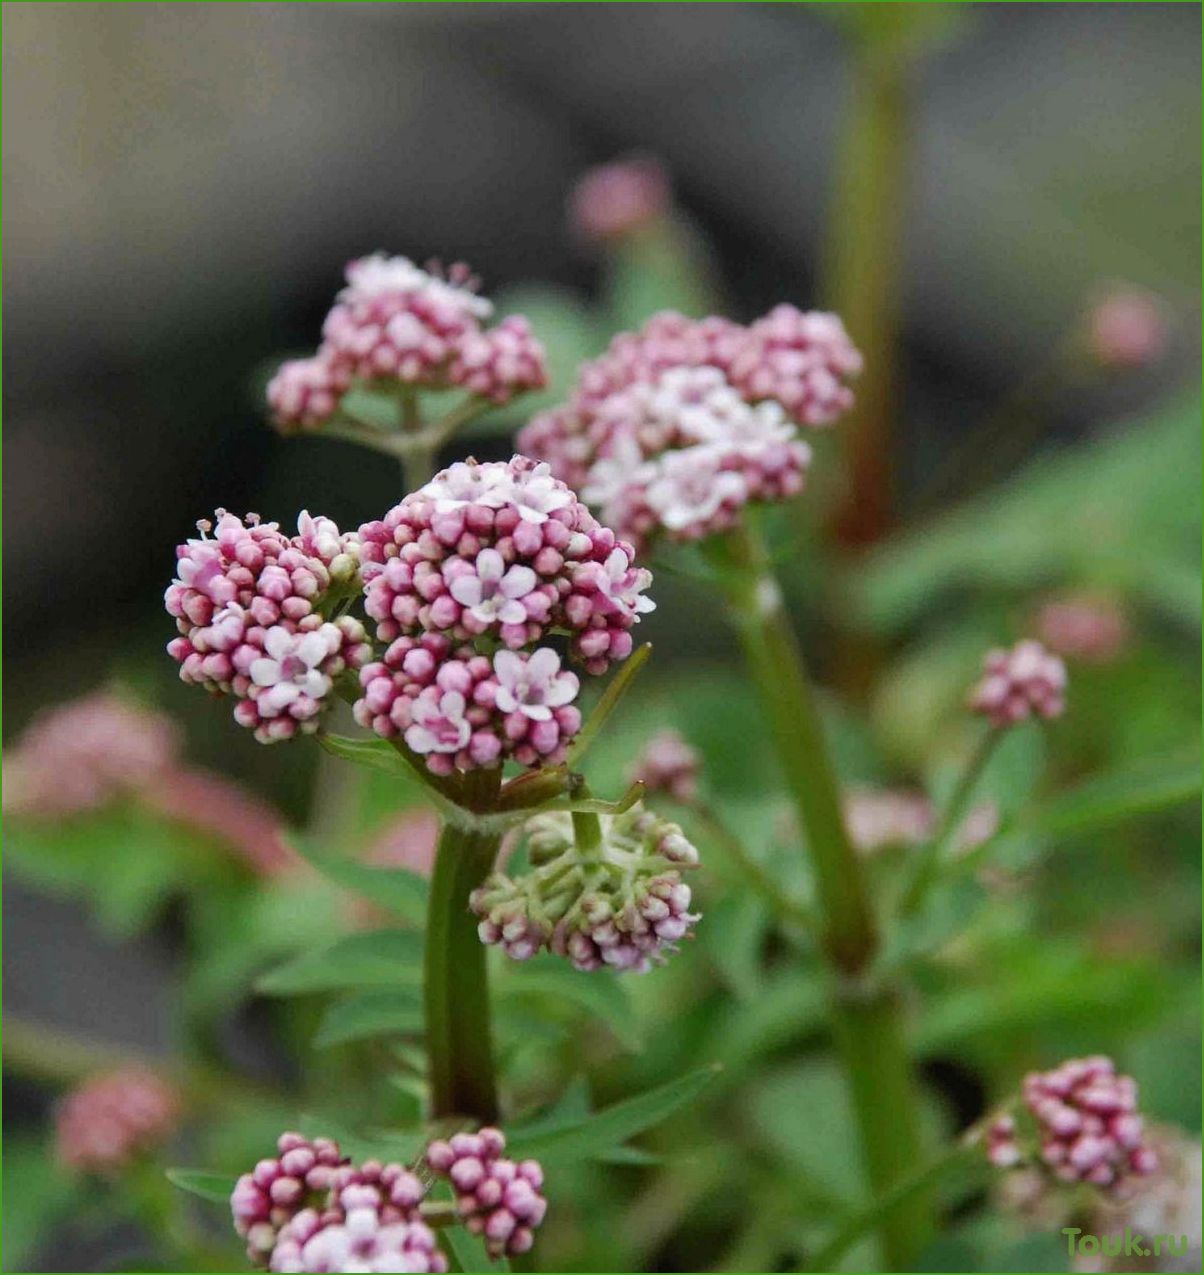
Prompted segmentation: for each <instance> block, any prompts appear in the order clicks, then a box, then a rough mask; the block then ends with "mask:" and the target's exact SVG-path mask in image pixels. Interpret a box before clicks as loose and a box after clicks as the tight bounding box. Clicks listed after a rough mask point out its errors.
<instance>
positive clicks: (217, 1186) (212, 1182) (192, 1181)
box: [164, 1169, 235, 1204]
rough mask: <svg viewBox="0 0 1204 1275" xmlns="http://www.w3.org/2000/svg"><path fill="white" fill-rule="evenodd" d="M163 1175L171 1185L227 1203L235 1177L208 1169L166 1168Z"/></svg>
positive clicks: (203, 1197)
mask: <svg viewBox="0 0 1204 1275" xmlns="http://www.w3.org/2000/svg"><path fill="white" fill-rule="evenodd" d="M164 1175H165V1176H166V1178H167V1180H168V1181H169V1182H170V1183H171V1184H172V1186H175V1187H179V1189H180V1190H181V1191H187V1192H188V1193H189V1194H190V1195H196V1196H199V1197H200V1198H201V1199H202V1200H210V1201H212V1202H213V1203H215V1204H229V1202H230V1195H231V1192H233V1190H234V1186H235V1179H234V1178H232V1177H230V1175H229V1174H228V1173H214V1172H212V1171H211V1170H209V1169H166V1170H164Z"/></svg>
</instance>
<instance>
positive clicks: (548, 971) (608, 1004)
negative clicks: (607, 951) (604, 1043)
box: [496, 960, 643, 1050]
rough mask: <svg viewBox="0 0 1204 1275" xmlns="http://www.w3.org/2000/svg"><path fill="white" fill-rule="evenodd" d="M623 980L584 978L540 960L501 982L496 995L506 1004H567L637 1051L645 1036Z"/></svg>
mask: <svg viewBox="0 0 1204 1275" xmlns="http://www.w3.org/2000/svg"><path fill="white" fill-rule="evenodd" d="M622 977H623V976H622V975H621V974H614V973H611V972H610V971H608V970H598V971H597V972H595V973H593V974H590V975H588V976H587V977H584V976H582V975H581V973H580V972H579V971H577V970H575V969H573V968H572V967H571V966H570V965H566V964H565V963H564V962H562V961H559V960H557V961H555V962H553V961H551V960H548V961H542V960H539V961H536V962H534V963H531V964H524V965H523V966H522V968H520V969H518V970H515V971H514V973H513V976H512V977H509V978H507V979H505V980H504V981H501V980H499V982H498V984H497V988H496V992H497V996H498V997H499V999H500V1000H501V1001H502V1002H503V1003H505V1002H507V1001H514V1000H518V1001H521V1000H523V999H524V998H526V997H535V998H536V999H537V1001H539V1002H542V1003H544V1004H551V1005H555V1006H559V1005H560V1004H562V1003H564V1002H566V1001H567V1002H568V1003H569V1004H571V1005H574V1006H576V1007H577V1008H578V1009H583V1010H584V1011H585V1012H586V1013H587V1014H588V1015H589V1016H590V1017H592V1018H597V1019H600V1020H601V1021H602V1022H603V1023H605V1024H606V1026H607V1027H608V1028H609V1029H610V1030H611V1032H612V1033H613V1034H614V1037H615V1039H616V1040H618V1041H619V1043H620V1044H622V1045H625V1046H626V1047H627V1048H628V1049H630V1050H638V1049H640V1048H641V1047H642V1045H643V1033H642V1032H641V1030H640V1024H639V1022H638V1021H637V1018H636V1014H635V1009H634V1007H633V1006H632V1004H631V998H630V996H628V994H627V989H626V987H625V986H624V985H623V983H622V981H621V980H622Z"/></svg>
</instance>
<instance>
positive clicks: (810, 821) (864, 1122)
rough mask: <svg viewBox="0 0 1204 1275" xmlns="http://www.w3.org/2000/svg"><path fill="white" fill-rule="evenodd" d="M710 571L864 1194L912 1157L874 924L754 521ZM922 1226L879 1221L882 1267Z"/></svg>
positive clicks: (879, 1189)
mask: <svg viewBox="0 0 1204 1275" xmlns="http://www.w3.org/2000/svg"><path fill="white" fill-rule="evenodd" d="M726 548H727V550H728V555H729V561H728V563H727V564H726V567H725V569H724V571H723V573H722V576H721V579H722V581H723V585H724V588H725V590H726V592H727V595H728V600H729V603H730V606H731V611H732V615H733V618H734V622H735V624H736V628H737V630H738V632H739V635H740V639H741V642H742V644H743V647H744V653H745V657H746V659H747V661H748V666H749V671H750V673H751V675H752V679H753V682H754V683H755V684H756V686H757V688H758V690H759V692H760V695H761V699H762V703H763V708H764V711H765V716H766V720H767V721H768V723H769V727H770V732H771V734H772V736H773V740H774V743H775V745H776V747H777V752H778V757H779V760H780V762H781V765H782V770H783V772H784V778H785V779H786V782H787V786H788V788H789V791H790V795H791V797H792V798H793V800H794V804H795V808H796V811H797V813H798V819H799V823H800V825H801V826H802V828H803V830H804V832H805V834H806V840H807V849H808V852H809V854H810V856H811V863H812V866H813V869H814V872H815V882H816V899H817V902H818V904H819V912H820V918H819V919H820V927H821V949H822V950H823V952H824V953H825V955H826V957H827V959H828V961H829V963H830V964H831V966H832V967H833V986H834V994H833V997H832V1018H833V1022H834V1025H835V1034H836V1043H837V1046H838V1048H839V1050H840V1053H841V1058H842V1061H843V1063H844V1068H845V1072H846V1075H847V1077H848V1081H849V1088H850V1093H851V1096H852V1099H853V1105H854V1109H855V1111H856V1117H857V1126H858V1132H859V1135H860V1142H861V1151H862V1160H863V1163H864V1166H865V1170H866V1175H867V1178H868V1180H869V1185H870V1187H871V1189H872V1190H873V1192H874V1194H875V1195H881V1194H883V1193H884V1192H886V1191H888V1190H890V1189H891V1188H892V1187H893V1186H894V1185H895V1183H896V1182H897V1181H898V1180H899V1179H900V1178H901V1177H902V1176H903V1175H904V1174H905V1173H906V1172H907V1171H908V1169H909V1168H911V1167H912V1166H913V1165H915V1164H916V1163H917V1162H918V1161H919V1159H920V1150H921V1145H920V1128H919V1094H918V1092H917V1088H916V1084H915V1076H914V1074H913V1071H912V1067H911V1061H910V1058H909V1056H908V1051H907V1048H906V1044H905V1040H904V1029H903V1017H904V1016H903V1005H902V1001H901V998H900V996H899V995H898V993H897V991H896V990H895V989H893V988H891V987H886V986H884V985H882V984H881V983H880V982H878V981H876V980H875V979H874V975H873V972H872V969H871V965H872V961H873V957H874V954H875V952H876V951H877V948H878V931H877V925H876V921H875V917H874V913H873V908H872V905H871V901H870V895H869V889H868V884H867V881H866V879H865V874H864V869H863V865H862V863H861V861H860V860H859V859H858V858H857V855H856V853H855V851H854V850H853V847H852V845H851V844H850V842H849V838H848V833H847V831H846V829H845V824H844V815H843V811H842V809H841V801H840V790H839V788H838V786H837V779H836V774H835V771H834V769H833V767H832V764H831V762H830V760H829V756H828V748H827V743H826V741H825V739H824V732H823V724H822V722H821V720H820V717H819V712H818V709H817V707H816V705H815V702H814V698H813V696H812V693H811V687H810V685H809V683H808V680H807V675H806V672H805V669H804V666H803V661H802V652H801V651H800V649H799V646H798V643H797V641H796V639H795V636H794V632H793V630H792V628H791V626H790V621H789V617H788V616H787V615H786V612H785V610H784V608H783V605H782V598H781V593H780V591H779V589H778V586H777V582H776V581H775V580H774V578H773V574H772V572H771V571H770V568H769V558H768V554H767V552H766V549H765V545H764V543H763V541H762V540H761V539H760V537H759V535H758V534H757V532H756V530H755V529H754V528H753V527H751V526H749V525H747V524H746V525H745V527H743V528H742V529H741V530H740V531H738V532H735V533H733V534H732V535H731V536H729V537H727V545H726ZM928 1229H929V1210H928V1209H927V1208H926V1207H925V1203H924V1201H922V1200H919V1201H916V1202H915V1203H914V1204H913V1206H912V1207H911V1208H910V1209H909V1210H907V1211H899V1212H892V1213H891V1214H890V1215H889V1216H888V1217H886V1218H884V1219H883V1223H882V1227H881V1239H882V1253H883V1259H884V1261H885V1262H886V1265H887V1268H888V1269H892V1270H899V1269H904V1268H906V1267H907V1266H908V1264H909V1263H910V1262H911V1261H912V1260H913V1259H914V1257H915V1256H916V1254H917V1252H918V1251H919V1249H920V1247H921V1246H922V1244H923V1241H924V1239H925V1238H926V1236H927V1234H928Z"/></svg>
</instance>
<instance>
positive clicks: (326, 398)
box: [267, 253, 547, 431]
mask: <svg viewBox="0 0 1204 1275" xmlns="http://www.w3.org/2000/svg"><path fill="white" fill-rule="evenodd" d="M346 276H347V286H346V287H345V288H344V289H343V290H342V291H341V292H340V293H339V295H338V299H337V302H336V304H335V306H334V308H333V309H332V310H331V312H330V313H329V315H327V317H326V321H325V323H324V324H323V328H322V338H323V340H322V345H321V348H320V349H319V350H318V352H317V354H316V355H314V356H313V357H312V358H308V359H298V360H294V361H292V362H289V363H286V364H284V366H283V367H281V369H280V370H279V372H277V374H276V376H275V377H274V378H273V379H272V381H271V383H270V384H269V385H268V391H267V396H268V403H269V406H270V407H271V409H272V413H273V418H274V420H275V422H276V424H277V426H278V427H279V428H280V429H281V430H285V431H290V430H301V429H315V428H318V427H319V426H321V425H322V424H323V423H324V422H325V421H327V420H328V419H329V418H330V417H331V416H333V415H334V414H335V412H336V410H337V408H338V406H339V402H340V399H341V398H342V396H343V394H344V393H345V391H346V390H347V389H348V388H349V387H350V386H351V384H352V383H353V381H359V382H362V383H366V384H367V385H369V386H376V387H395V386H396V385H398V384H399V383H400V384H402V385H410V386H415V387H421V388H426V389H449V388H455V387H460V388H463V389H465V390H467V391H468V392H469V393H470V394H473V395H477V396H479V397H482V398H486V399H489V400H491V401H493V402H495V403H505V402H507V401H508V400H509V399H511V398H513V397H514V395H516V394H520V393H522V392H523V391H525V390H530V389H539V388H541V387H542V386H544V385H546V384H547V369H546V366H545V359H544V351H543V347H542V345H540V343H539V342H538V341H537V340H536V339H535V337H534V336H533V335H532V333H531V329H530V327H529V325H528V324H527V322H526V320H525V319H522V318H519V317H517V316H515V317H511V318H508V319H504V320H502V322H501V323H499V324H497V325H496V326H495V327H492V328H490V327H486V326H485V325H486V323H487V321H488V319H489V317H490V315H491V314H492V312H493V306H492V305H491V304H490V303H489V302H488V301H487V300H486V299H485V298H484V297H481V296H478V295H477V293H476V291H475V281H474V280H473V279H472V277H471V274H470V273H469V271H468V270H467V268H466V267H463V266H454V267H452V268H451V270H449V271H448V272H447V275H446V277H445V276H444V275H443V274H442V273H441V272H440V271H439V270H438V269H437V268H436V267H433V266H432V267H428V268H427V269H425V270H423V269H421V268H420V267H418V266H416V265H415V264H414V263H413V262H412V261H410V260H409V259H408V258H406V257H389V256H386V255H385V254H384V253H375V254H373V255H372V256H368V257H362V258H360V259H359V260H357V261H353V262H351V263H350V265H348V267H347V272H346Z"/></svg>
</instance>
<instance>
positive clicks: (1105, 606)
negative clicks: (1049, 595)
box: [1036, 595, 1129, 664]
mask: <svg viewBox="0 0 1204 1275" xmlns="http://www.w3.org/2000/svg"><path fill="white" fill-rule="evenodd" d="M1036 625H1037V633H1038V635H1039V636H1040V638H1041V641H1042V642H1044V643H1045V645H1046V646H1047V647H1049V649H1050V650H1052V651H1056V652H1057V653H1058V654H1059V655H1064V656H1067V657H1068V658H1070V659H1077V660H1082V661H1083V662H1084V663H1085V664H1108V663H1110V662H1111V661H1112V660H1114V659H1116V657H1117V656H1118V655H1119V654H1120V653H1121V652H1122V651H1123V650H1124V647H1125V645H1126V643H1127V642H1128V640H1129V623H1128V620H1127V619H1126V618H1125V614H1124V612H1123V611H1122V610H1121V608H1120V607H1119V606H1118V605H1117V603H1116V602H1114V601H1112V600H1110V599H1108V598H1103V597H1091V596H1089V595H1081V596H1074V595H1070V596H1067V597H1062V598H1054V599H1051V600H1050V601H1049V602H1047V603H1046V604H1045V605H1044V606H1043V607H1042V608H1041V610H1040V611H1039V612H1038V613H1037V621H1036Z"/></svg>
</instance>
